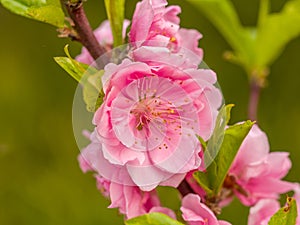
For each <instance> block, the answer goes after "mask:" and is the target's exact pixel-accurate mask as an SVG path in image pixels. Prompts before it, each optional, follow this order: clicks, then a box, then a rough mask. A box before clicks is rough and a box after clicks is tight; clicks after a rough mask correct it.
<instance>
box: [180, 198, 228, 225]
mask: <svg viewBox="0 0 300 225" xmlns="http://www.w3.org/2000/svg"><path fill="white" fill-rule="evenodd" d="M180 210H181V212H182V217H183V219H184V220H185V221H186V222H188V224H189V225H230V223H228V222H226V221H221V220H220V221H218V220H217V218H216V216H215V215H214V213H213V212H212V211H211V210H210V209H209V208H208V207H207V206H206V205H205V204H203V203H201V198H200V197H199V196H198V195H196V194H188V195H186V196H185V197H184V198H183V199H182V206H181V208H180Z"/></svg>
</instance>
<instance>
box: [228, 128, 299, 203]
mask: <svg viewBox="0 0 300 225" xmlns="http://www.w3.org/2000/svg"><path fill="white" fill-rule="evenodd" d="M269 151H270V147H269V143H268V138H267V136H266V134H265V133H264V132H263V131H261V130H260V129H259V127H258V126H257V125H254V126H253V127H252V129H251V131H250V132H249V134H248V136H247V137H246V139H245V140H244V142H243V143H242V145H241V147H240V149H239V152H238V154H237V156H236V158H235V160H234V162H233V164H232V166H231V169H230V171H229V175H230V176H231V178H232V179H233V180H234V181H235V182H236V184H237V185H238V186H239V188H234V192H235V194H236V195H237V197H238V198H239V199H240V200H241V202H242V203H243V204H244V205H247V206H252V205H255V204H256V203H257V202H258V201H259V200H260V199H265V198H271V199H278V197H279V195H280V194H282V193H286V192H288V191H290V190H292V189H293V187H294V184H293V183H290V182H286V181H283V180H281V179H282V178H283V177H284V176H285V175H286V174H287V173H288V171H289V169H290V168H291V161H290V159H289V157H288V156H289V153H287V152H269Z"/></svg>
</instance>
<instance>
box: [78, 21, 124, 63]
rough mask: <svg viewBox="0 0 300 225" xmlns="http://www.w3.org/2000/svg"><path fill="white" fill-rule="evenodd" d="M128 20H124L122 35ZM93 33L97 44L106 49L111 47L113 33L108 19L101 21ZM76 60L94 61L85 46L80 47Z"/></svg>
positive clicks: (83, 61)
mask: <svg viewBox="0 0 300 225" xmlns="http://www.w3.org/2000/svg"><path fill="white" fill-rule="evenodd" d="M129 24H130V21H129V20H124V24H123V37H125V36H126V29H127V27H128V26H129ZM94 35H95V37H96V39H97V40H98V42H99V44H100V45H101V46H103V47H104V48H105V49H106V50H107V51H109V50H111V49H112V46H113V35H112V32H111V28H110V23H109V21H108V20H105V21H103V22H102V23H101V24H100V26H99V27H98V28H97V29H96V30H95V31H94ZM76 60H77V61H79V62H82V63H85V64H88V65H90V64H92V63H93V62H94V59H93V57H92V56H91V55H90V53H89V52H88V50H87V49H86V48H84V47H83V48H82V50H81V53H80V55H78V56H77V57H76Z"/></svg>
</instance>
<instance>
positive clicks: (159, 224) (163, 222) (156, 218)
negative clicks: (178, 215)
mask: <svg viewBox="0 0 300 225" xmlns="http://www.w3.org/2000/svg"><path fill="white" fill-rule="evenodd" d="M125 224H126V225H183V223H180V222H179V221H176V220H174V219H172V218H170V217H169V216H167V215H165V214H162V213H150V214H145V215H142V216H139V217H135V218H133V219H130V220H127V221H125Z"/></svg>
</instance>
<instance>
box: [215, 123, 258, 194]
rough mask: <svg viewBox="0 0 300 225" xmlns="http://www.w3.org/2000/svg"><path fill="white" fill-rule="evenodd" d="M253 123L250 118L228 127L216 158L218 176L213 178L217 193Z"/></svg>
mask: <svg viewBox="0 0 300 225" xmlns="http://www.w3.org/2000/svg"><path fill="white" fill-rule="evenodd" d="M253 125H254V122H251V121H250V120H248V121H246V122H244V123H242V124H236V125H233V126H230V127H229V128H227V129H226V131H225V136H224V140H223V143H222V146H221V149H220V151H219V154H218V155H217V157H216V159H215V161H216V165H217V168H216V171H217V176H216V177H215V179H214V180H213V190H214V191H215V194H218V193H219V192H220V190H221V188H222V185H223V183H224V180H225V178H226V176H227V174H228V171H229V169H230V167H231V164H232V162H233V160H234V158H235V156H236V154H237V153H238V150H239V148H240V146H241V144H242V142H243V140H244V139H245V137H246V136H247V135H248V133H249V131H250V129H251V128H252V126H253Z"/></svg>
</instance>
